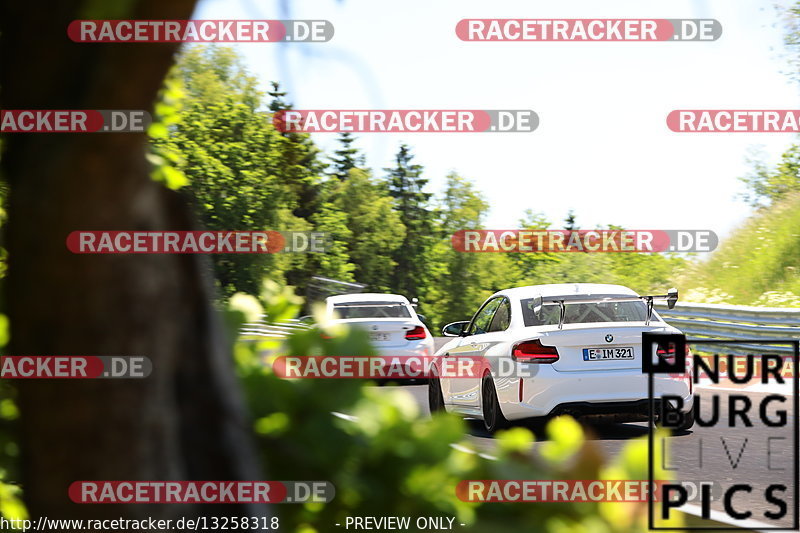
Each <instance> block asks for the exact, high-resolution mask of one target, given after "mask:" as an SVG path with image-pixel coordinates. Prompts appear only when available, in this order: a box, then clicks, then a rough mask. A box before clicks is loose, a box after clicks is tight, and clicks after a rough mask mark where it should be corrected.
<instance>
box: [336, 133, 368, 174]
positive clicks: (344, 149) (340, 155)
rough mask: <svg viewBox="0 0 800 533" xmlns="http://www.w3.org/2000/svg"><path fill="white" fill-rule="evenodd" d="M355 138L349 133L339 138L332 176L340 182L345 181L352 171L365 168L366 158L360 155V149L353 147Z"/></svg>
mask: <svg viewBox="0 0 800 533" xmlns="http://www.w3.org/2000/svg"><path fill="white" fill-rule="evenodd" d="M355 140H356V139H355V137H353V134H352V133H350V132H349V131H345V132H342V134H341V135H340V136H339V144H341V146H340V147H339V149H338V150H334V152H333V154H334V156H335V157H332V158H331V166H332V167H333V169H332V171H331V173H330V174H331V176H335V177H336V178H337V179H338V180H339V181H344V180H346V179H347V178H348V177H349V173H350V170H351V169H354V168H356V167H360V166H363V164H364V157H363V156H362V155H359V151H358V148H356V147H355V146H353V142H354V141H355Z"/></svg>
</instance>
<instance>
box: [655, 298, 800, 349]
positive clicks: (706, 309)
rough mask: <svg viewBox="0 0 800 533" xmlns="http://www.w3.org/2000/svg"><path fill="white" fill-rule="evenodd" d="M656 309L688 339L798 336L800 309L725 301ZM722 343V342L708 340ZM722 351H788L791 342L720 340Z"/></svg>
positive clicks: (790, 338)
mask: <svg viewBox="0 0 800 533" xmlns="http://www.w3.org/2000/svg"><path fill="white" fill-rule="evenodd" d="M656 311H657V312H658V314H659V315H661V317H662V318H663V319H664V320H665V321H666V322H667V323H668V324H670V325H672V326H675V327H676V328H678V329H679V330H681V331H682V332H683V333H685V334H686V337H687V338H688V339H689V340H699V339H709V338H716V339H731V340H739V341H741V340H745V341H746V340H753V341H756V340H758V339H763V340H772V341H774V340H784V339H785V340H800V309H792V308H782V307H751V306H744V305H726V304H695V303H678V304H677V305H676V306H675V308H674V309H667V307H666V306H661V305H656ZM710 345H711V346H715V347H716V346H722V345H723V344H719V345H718V344H710ZM724 346H725V353H734V354H742V355H743V354H762V353H763V354H780V355H791V354H792V353H793V352H794V349H793V348H792V346H791V345H789V344H786V345H779V344H759V343H756V342H754V343H753V344H735V345H734V344H724Z"/></svg>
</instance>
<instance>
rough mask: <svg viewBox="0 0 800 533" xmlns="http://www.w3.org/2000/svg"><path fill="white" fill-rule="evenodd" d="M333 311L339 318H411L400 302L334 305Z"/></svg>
mask: <svg viewBox="0 0 800 533" xmlns="http://www.w3.org/2000/svg"><path fill="white" fill-rule="evenodd" d="M333 309H334V311H336V313H338V315H339V316H340V317H341V318H411V312H410V311H409V310H408V307H407V306H406V305H405V304H403V303H400V302H348V303H341V304H334V305H333Z"/></svg>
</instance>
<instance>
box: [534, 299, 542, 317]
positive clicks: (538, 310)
mask: <svg viewBox="0 0 800 533" xmlns="http://www.w3.org/2000/svg"><path fill="white" fill-rule="evenodd" d="M533 314H534V315H535V316H536V318H542V297H541V296H534V297H533Z"/></svg>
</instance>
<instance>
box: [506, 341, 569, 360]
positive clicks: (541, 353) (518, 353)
mask: <svg viewBox="0 0 800 533" xmlns="http://www.w3.org/2000/svg"><path fill="white" fill-rule="evenodd" d="M511 358H512V359H514V361H518V362H520V363H539V364H546V363H555V362H556V361H558V350H556V348H555V346H544V345H543V344H542V342H541V341H540V340H539V339H535V340H532V341H525V342H521V343H519V344H517V345H515V346H514V348H513V349H512V350H511Z"/></svg>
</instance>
